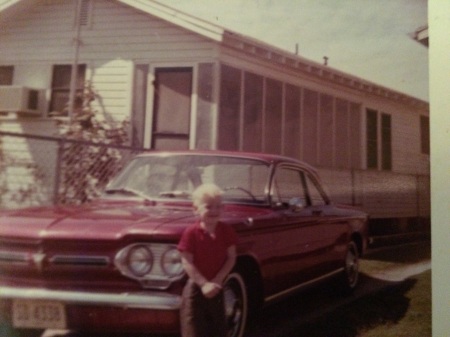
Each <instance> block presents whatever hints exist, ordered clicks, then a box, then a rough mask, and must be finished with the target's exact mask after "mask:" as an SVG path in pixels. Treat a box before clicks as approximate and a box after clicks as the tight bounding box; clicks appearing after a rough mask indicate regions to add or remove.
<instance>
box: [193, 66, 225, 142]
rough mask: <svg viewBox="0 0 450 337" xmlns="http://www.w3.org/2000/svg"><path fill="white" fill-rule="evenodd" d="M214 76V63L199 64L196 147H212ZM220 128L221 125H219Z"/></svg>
mask: <svg viewBox="0 0 450 337" xmlns="http://www.w3.org/2000/svg"><path fill="white" fill-rule="evenodd" d="M213 77H214V64H212V63H201V64H199V66H198V88H197V93H198V100H197V127H196V140H195V148H196V149H204V150H207V149H211V147H212V138H213V136H212V134H213V132H215V131H214V130H213V113H212V112H213V111H212V110H213V102H212V96H213ZM219 128H220V125H219Z"/></svg>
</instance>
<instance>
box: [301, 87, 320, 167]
mask: <svg viewBox="0 0 450 337" xmlns="http://www.w3.org/2000/svg"><path fill="white" fill-rule="evenodd" d="M318 104H319V94H318V93H317V92H315V91H312V90H308V89H305V91H304V95H303V109H304V112H303V116H304V119H303V134H302V136H303V137H302V144H303V160H305V161H306V162H308V163H310V164H312V165H316V164H317V142H318V137H317V121H318V118H317V114H318Z"/></svg>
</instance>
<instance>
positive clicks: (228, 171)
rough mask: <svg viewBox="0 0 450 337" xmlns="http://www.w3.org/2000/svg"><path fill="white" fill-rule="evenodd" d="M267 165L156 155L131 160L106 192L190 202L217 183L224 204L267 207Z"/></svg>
mask: <svg viewBox="0 0 450 337" xmlns="http://www.w3.org/2000/svg"><path fill="white" fill-rule="evenodd" d="M268 178H269V164H268V163H267V162H263V161H259V160H253V159H246V158H236V157H225V156H212V155H167V154H166V155H154V156H141V157H136V158H135V159H134V160H132V161H131V162H130V163H129V165H127V166H126V167H125V169H124V170H123V171H122V172H121V173H120V174H119V175H118V176H117V177H116V178H115V179H114V180H112V181H111V182H110V184H109V185H108V186H107V188H106V191H105V192H106V194H108V195H121V196H123V195H129V196H134V197H136V196H138V197H142V198H146V199H150V200H153V199H161V198H177V199H186V200H189V199H190V198H191V194H192V192H193V190H194V189H195V188H196V187H198V186H199V185H201V184H204V183H214V184H216V185H217V186H219V187H220V188H221V189H222V190H223V191H224V195H223V199H224V201H225V202H227V201H233V202H243V203H265V202H266V193H265V192H266V186H267V182H268Z"/></svg>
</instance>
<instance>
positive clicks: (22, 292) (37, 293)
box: [0, 286, 181, 310]
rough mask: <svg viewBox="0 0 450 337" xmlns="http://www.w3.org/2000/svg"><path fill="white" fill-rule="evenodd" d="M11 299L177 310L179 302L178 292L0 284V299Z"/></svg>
mask: <svg viewBox="0 0 450 337" xmlns="http://www.w3.org/2000/svg"><path fill="white" fill-rule="evenodd" d="M14 299H22V300H25V299H26V300H37V301H58V302H62V303H65V304H68V305H71V304H72V305H85V306H94V305H95V306H107V307H120V308H133V309H150V310H178V309H179V308H180V304H181V296H178V295H171V294H166V293H159V292H133V293H99V292H86V291H70V290H50V289H42V288H17V287H4V286H0V300H14Z"/></svg>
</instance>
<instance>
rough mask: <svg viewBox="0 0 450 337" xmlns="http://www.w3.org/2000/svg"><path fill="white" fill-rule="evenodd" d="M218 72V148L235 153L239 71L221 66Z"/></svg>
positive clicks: (237, 134) (237, 148)
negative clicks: (219, 74) (219, 73)
mask: <svg viewBox="0 0 450 337" xmlns="http://www.w3.org/2000/svg"><path fill="white" fill-rule="evenodd" d="M220 72H221V77H220V110H219V124H218V148H219V149H221V150H231V151H236V150H239V137H240V133H239V130H240V118H239V115H240V114H239V110H240V105H241V71H240V70H239V69H236V68H233V67H229V66H226V65H222V66H221V68H220Z"/></svg>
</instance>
